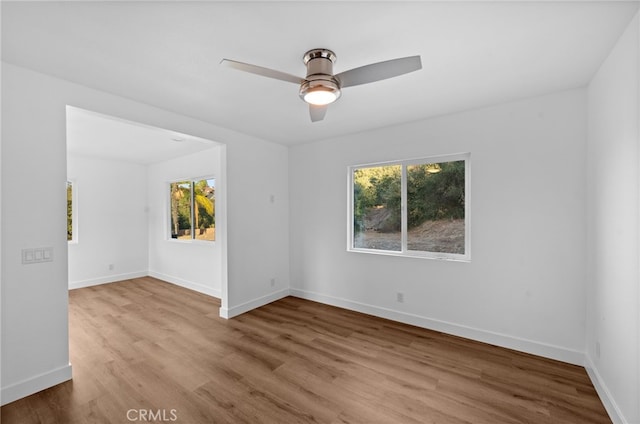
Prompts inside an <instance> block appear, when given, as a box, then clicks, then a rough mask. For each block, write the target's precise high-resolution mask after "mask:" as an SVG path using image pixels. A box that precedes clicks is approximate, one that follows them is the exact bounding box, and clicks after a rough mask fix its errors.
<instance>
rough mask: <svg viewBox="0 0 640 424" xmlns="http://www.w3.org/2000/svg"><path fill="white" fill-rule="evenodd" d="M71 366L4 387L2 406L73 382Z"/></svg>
mask: <svg viewBox="0 0 640 424" xmlns="http://www.w3.org/2000/svg"><path fill="white" fill-rule="evenodd" d="M71 375H72V370H71V364H69V365H66V366H64V367H60V368H57V369H54V370H52V371H49V372H46V373H44V374H40V375H36V376H34V377H31V378H28V379H26V380H22V381H20V382H18V383H14V384H11V385H9V386H7V387H3V388H2V391H1V392H0V405H6V404H8V403H11V402H13V401H16V400H18V399H22V398H23V397H25V396H29V395H32V394H34V393H38V392H39V391H42V390H44V389H48V388H49V387H53V386H55V385H57V384H60V383H64V382H65V381H68V380H71Z"/></svg>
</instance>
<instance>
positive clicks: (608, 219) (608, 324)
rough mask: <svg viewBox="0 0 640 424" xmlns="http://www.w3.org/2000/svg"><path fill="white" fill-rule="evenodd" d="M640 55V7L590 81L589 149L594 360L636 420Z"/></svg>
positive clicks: (609, 392)
mask: <svg viewBox="0 0 640 424" xmlns="http://www.w3.org/2000/svg"><path fill="white" fill-rule="evenodd" d="M639 63H640V21H639V17H638V16H637V15H636V17H635V18H634V19H633V20H632V22H631V24H630V25H629V27H628V28H627V30H626V31H625V33H624V34H623V35H622V37H621V38H620V40H619V41H618V43H617V44H616V46H615V48H614V50H613V51H612V52H611V54H610V56H609V57H608V58H607V60H606V61H605V62H604V64H603V65H602V66H601V68H600V70H599V71H598V73H597V74H596V75H595V77H594V78H593V80H592V81H591V83H590V85H589V89H588V99H589V109H588V110H589V131H588V154H587V156H588V162H587V163H588V165H587V169H588V173H587V175H588V211H589V213H588V262H587V264H588V273H587V275H588V307H587V318H588V319H587V343H586V356H587V368H588V370H589V372H590V375H591V376H592V379H593V380H594V382H595V383H596V387H597V388H598V392H599V393H600V396H601V398H602V399H603V401H604V403H605V406H607V409H608V411H609V414H610V415H611V416H612V418H613V419H614V422H616V423H634V424H635V423H640V409H639V408H640V406H639V404H640V289H639V287H638V284H639V282H640V270H639V266H640V263H639V257H640V248H639V237H640V232H639V231H640V226H639V220H640V204H639V202H640V195H639V194H640V193H639V192H638V190H639V184H638V183H639V182H640V162H639V161H640V156H639V155H640V150H639V143H640V131H639V129H638V123H639V121H640V105H639V98H640V64H639ZM597 344H599V349H598V348H597ZM598 351H599V352H598Z"/></svg>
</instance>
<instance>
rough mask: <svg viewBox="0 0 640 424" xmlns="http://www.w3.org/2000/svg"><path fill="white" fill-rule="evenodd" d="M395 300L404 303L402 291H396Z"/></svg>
mask: <svg viewBox="0 0 640 424" xmlns="http://www.w3.org/2000/svg"><path fill="white" fill-rule="evenodd" d="M396 301H398V302H400V303H404V293H401V292H398V293H396Z"/></svg>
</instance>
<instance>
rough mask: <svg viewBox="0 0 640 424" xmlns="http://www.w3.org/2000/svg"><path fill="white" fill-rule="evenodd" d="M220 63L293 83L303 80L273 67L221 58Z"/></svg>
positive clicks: (299, 82)
mask: <svg viewBox="0 0 640 424" xmlns="http://www.w3.org/2000/svg"><path fill="white" fill-rule="evenodd" d="M220 64H221V65H224V66H227V67H229V68H233V69H237V70H239V71H244V72H249V73H252V74H256V75H260V76H263V77H267V78H273V79H277V80H280V81H286V82H292V83H294V84H301V83H302V81H304V79H303V78H300V77H297V76H295V75H291V74H287V73H286V72H280V71H276V70H274V69H269V68H263V67H262V66H256V65H251V64H249V63H243V62H238V61H237V60H231V59H222V61H221V62H220Z"/></svg>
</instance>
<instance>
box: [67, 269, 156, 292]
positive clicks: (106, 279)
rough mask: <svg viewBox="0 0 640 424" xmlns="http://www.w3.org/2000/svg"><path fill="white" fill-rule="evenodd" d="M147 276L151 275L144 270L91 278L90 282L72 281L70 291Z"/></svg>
mask: <svg viewBox="0 0 640 424" xmlns="http://www.w3.org/2000/svg"><path fill="white" fill-rule="evenodd" d="M147 275H149V273H148V272H147V271H146V270H144V271H137V272H128V273H126V274H116V275H105V276H103V277H98V278H91V279H89V280H81V281H70V282H69V290H72V289H81V288H83V287H91V286H97V285H100V284H107V283H115V282H118V281H124V280H130V279H132V278H140V277H146V276H147Z"/></svg>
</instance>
